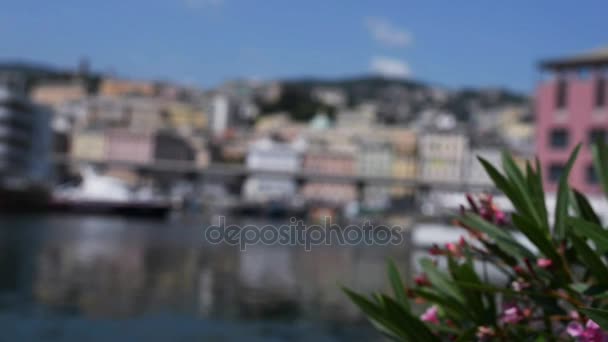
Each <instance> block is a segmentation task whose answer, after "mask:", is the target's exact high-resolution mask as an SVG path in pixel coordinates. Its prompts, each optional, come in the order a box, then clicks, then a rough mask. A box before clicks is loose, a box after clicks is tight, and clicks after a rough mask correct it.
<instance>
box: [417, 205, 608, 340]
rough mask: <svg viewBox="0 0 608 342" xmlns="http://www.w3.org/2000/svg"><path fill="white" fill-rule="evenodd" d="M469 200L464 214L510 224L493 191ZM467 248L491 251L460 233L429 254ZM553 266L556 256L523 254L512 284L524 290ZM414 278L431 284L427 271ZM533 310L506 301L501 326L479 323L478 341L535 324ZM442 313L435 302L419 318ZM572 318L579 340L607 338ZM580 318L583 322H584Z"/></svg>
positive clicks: (433, 318) (431, 319)
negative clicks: (514, 328) (513, 326)
mask: <svg viewBox="0 0 608 342" xmlns="http://www.w3.org/2000/svg"><path fill="white" fill-rule="evenodd" d="M467 201H468V203H469V207H470V208H469V209H465V208H464V207H461V210H462V213H463V214H464V213H465V212H466V211H469V212H473V213H475V214H477V215H479V216H480V217H482V218H483V219H485V220H487V221H488V222H491V223H493V224H495V225H498V226H504V225H506V224H507V216H506V214H505V213H504V212H503V211H501V210H500V209H498V207H497V206H496V205H495V204H494V202H493V199H492V196H491V195H483V196H479V197H476V198H474V197H472V196H471V195H467ZM458 224H459V225H460V226H462V227H464V228H465V229H467V230H468V231H469V233H470V234H471V237H472V238H473V239H479V240H482V241H485V239H487V236H486V235H485V234H483V233H481V232H479V231H477V230H474V229H472V228H471V227H467V226H465V225H464V224H462V223H460V222H458ZM468 252H472V253H482V254H487V253H489V252H488V251H485V250H482V249H481V248H479V247H477V246H476V245H475V244H469V243H468V242H467V241H466V240H465V238H464V237H461V238H460V240H459V241H458V242H454V243H447V244H445V246H443V248H442V247H440V246H439V245H437V244H435V245H433V246H432V247H431V248H430V250H429V254H431V255H433V256H449V257H453V258H461V257H463V256H464V255H468ZM435 262H436V261H435ZM554 266H555V264H554V260H552V259H549V258H544V257H539V258H537V259H536V260H534V259H531V260H530V259H528V258H524V259H523V260H521V263H519V264H517V265H514V266H512V271H513V275H514V280H513V281H512V282H511V287H512V288H513V290H515V291H516V292H523V291H525V290H526V289H529V288H531V287H532V284H534V283H535V282H538V281H539V274H537V272H538V271H539V270H541V269H542V270H551V269H552V268H554ZM414 282H415V284H416V286H418V287H425V286H431V285H432V284H431V282H430V281H429V279H428V278H427V276H426V274H425V273H421V274H419V275H417V276H416V277H415V278H414ZM408 295H410V296H411V297H412V298H415V297H416V294H415V291H413V290H412V291H411V292H408ZM417 300H420V302H424V300H423V299H422V298H419V297H418V298H417ZM533 312H534V309H533V306H529V307H527V306H525V305H524V304H522V303H517V302H510V303H505V304H504V306H503V310H502V312H501V314H500V322H501V325H500V326H498V327H491V326H479V327H478V328H477V331H476V334H475V335H476V337H477V339H478V340H479V341H490V340H493V339H494V338H495V337H496V336H497V334H501V329H502V328H503V327H504V328H508V327H509V326H511V325H516V324H530V325H532V326H533V325H535V324H536V323H535V322H536V321H537V320H535V319H534V318H533V315H532V313H533ZM439 313H440V311H439V308H438V307H437V306H436V305H433V306H430V307H429V308H427V309H426V311H425V312H424V313H423V314H422V315H421V316H420V319H421V320H422V321H424V322H427V323H430V324H440V314H439ZM571 319H572V322H571V323H570V324H569V325H568V326H567V328H566V331H565V332H566V333H567V334H568V335H569V336H570V337H572V338H574V339H575V340H576V341H581V342H608V334H607V333H605V332H603V331H602V329H601V328H600V327H599V326H598V325H597V324H596V323H595V322H594V321H592V320H586V321H585V320H584V319H582V318H581V317H579V316H578V315H576V316H572V317H571ZM581 322H584V325H583V323H581ZM445 323H446V324H448V325H449V324H450V322H449V320H446V321H445ZM496 328H498V330H495V329H496Z"/></svg>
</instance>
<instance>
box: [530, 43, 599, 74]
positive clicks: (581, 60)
mask: <svg viewBox="0 0 608 342" xmlns="http://www.w3.org/2000/svg"><path fill="white" fill-rule="evenodd" d="M605 65H608V47H603V48H599V49H595V50H592V51H589V52H585V53H582V54H578V55H573V56H568V57H562V58H552V59H547V60H543V61H541V62H540V67H541V69H552V70H555V69H568V68H577V67H589V66H605Z"/></svg>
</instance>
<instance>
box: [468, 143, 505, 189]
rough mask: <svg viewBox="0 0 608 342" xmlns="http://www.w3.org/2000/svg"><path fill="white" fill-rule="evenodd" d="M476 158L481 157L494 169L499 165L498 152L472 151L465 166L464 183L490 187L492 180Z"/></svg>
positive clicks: (483, 149) (493, 150)
mask: <svg viewBox="0 0 608 342" xmlns="http://www.w3.org/2000/svg"><path fill="white" fill-rule="evenodd" d="M478 157H481V158H483V159H485V160H487V161H488V162H490V164H492V165H494V166H495V167H498V166H500V165H501V154H500V150H499V149H498V148H476V149H472V150H471V153H470V154H469V158H468V159H469V162H467V163H466V164H465V173H466V181H467V183H468V184H473V185H487V186H492V185H493V183H492V179H491V178H490V176H488V174H487V173H486V170H485V169H484V168H483V165H482V164H481V162H480V161H479V159H478Z"/></svg>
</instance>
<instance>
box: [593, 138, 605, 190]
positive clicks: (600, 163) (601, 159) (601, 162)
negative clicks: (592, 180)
mask: <svg viewBox="0 0 608 342" xmlns="http://www.w3.org/2000/svg"><path fill="white" fill-rule="evenodd" d="M591 155H592V156H593V166H594V168H595V173H596V174H597V176H598V178H599V180H600V183H601V184H602V188H603V189H604V194H605V195H606V196H608V147H607V146H606V144H605V143H604V142H603V141H602V140H599V141H597V142H596V143H595V144H593V145H591Z"/></svg>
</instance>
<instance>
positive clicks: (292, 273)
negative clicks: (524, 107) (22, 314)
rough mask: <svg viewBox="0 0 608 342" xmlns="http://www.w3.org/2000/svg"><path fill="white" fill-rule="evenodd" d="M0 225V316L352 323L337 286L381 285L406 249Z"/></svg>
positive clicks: (115, 224)
mask: <svg viewBox="0 0 608 342" xmlns="http://www.w3.org/2000/svg"><path fill="white" fill-rule="evenodd" d="M1 222H2V226H1V228H0V291H1V293H2V298H4V299H3V301H2V303H3V305H2V307H1V309H0V310H1V311H2V312H9V313H11V312H16V311H19V310H21V311H23V308H24V307H31V308H36V310H45V312H50V313H52V314H53V315H57V316H56V317H78V318H86V319H117V318H118V319H128V318H132V317H141V316H146V315H151V314H160V315H173V317H190V318H196V317H198V319H211V320H219V321H235V320H236V321H238V322H257V321H259V322H261V321H283V322H287V323H289V322H291V323H293V322H301V321H310V322H323V323H328V322H329V323H331V324H337V325H345V326H351V325H353V324H356V323H358V322H359V321H360V320H361V316H360V314H359V312H358V311H357V310H356V309H355V308H354V306H353V305H352V304H351V303H350V302H349V301H348V300H347V298H346V297H345V296H344V295H343V294H342V293H341V291H340V289H339V285H340V284H344V285H348V286H350V287H354V288H356V289H359V290H365V291H372V290H380V289H385V288H386V287H387V283H386V280H385V262H386V258H388V257H392V258H394V259H396V260H402V261H405V260H407V248H406V247H405V246H393V247H381V246H352V247H344V246H323V247H313V249H312V251H310V252H306V251H305V250H304V248H303V247H298V246H280V245H274V246H263V245H255V246H249V247H248V248H247V250H246V251H243V252H241V251H239V250H238V247H233V246H228V245H210V244H206V243H205V242H204V241H203V232H204V227H205V226H207V225H208V222H209V221H208V220H207V219H206V218H200V219H196V220H192V219H188V220H187V219H177V220H173V221H171V222H155V221H145V220H133V219H123V218H108V217H77V216H35V217H31V216H30V217H21V216H14V217H4V218H2V220H1ZM248 223H251V222H248ZM266 223H268V222H264V224H266ZM276 224H280V223H276ZM7 298H8V299H7ZM291 323H289V324H291Z"/></svg>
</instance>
